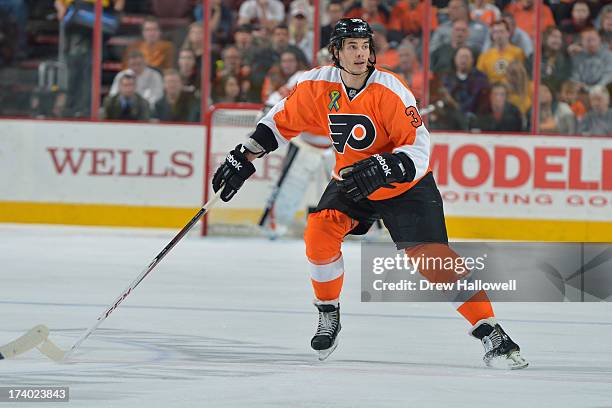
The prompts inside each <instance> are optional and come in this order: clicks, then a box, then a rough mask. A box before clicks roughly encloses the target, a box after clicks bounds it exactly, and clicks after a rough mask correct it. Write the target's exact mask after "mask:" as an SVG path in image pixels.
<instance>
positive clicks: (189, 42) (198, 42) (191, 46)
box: [181, 23, 204, 70]
mask: <svg viewBox="0 0 612 408" xmlns="http://www.w3.org/2000/svg"><path fill="white" fill-rule="evenodd" d="M181 49H183V50H191V51H192V52H193V55H194V56H195V59H196V66H197V69H198V70H201V69H202V56H203V55H204V29H203V28H202V24H200V23H191V24H190V25H189V30H188V31H187V36H186V37H185V41H183V45H182V46H181Z"/></svg>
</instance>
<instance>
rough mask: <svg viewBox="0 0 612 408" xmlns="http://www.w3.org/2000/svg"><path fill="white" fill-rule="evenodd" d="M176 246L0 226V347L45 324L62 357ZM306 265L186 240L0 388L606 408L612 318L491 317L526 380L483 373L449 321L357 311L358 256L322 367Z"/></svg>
mask: <svg viewBox="0 0 612 408" xmlns="http://www.w3.org/2000/svg"><path fill="white" fill-rule="evenodd" d="M175 233H176V231H144V230H121V229H101V228H76V227H57V226H16V225H3V226H0V265H1V268H2V269H1V271H2V272H1V275H0V276H2V280H1V281H0V310H1V311H2V312H1V313H0V319H1V321H2V326H1V328H0V343H2V344H4V343H6V342H8V341H10V340H12V339H14V338H16V337H17V336H19V335H20V334H22V333H24V332H25V331H27V330H28V329H30V328H31V327H33V326H35V325H36V324H40V323H43V324H46V325H47V326H49V328H50V329H51V335H50V337H51V338H52V339H53V341H55V342H56V343H58V344H59V345H60V346H62V347H65V348H67V347H69V346H70V345H71V344H72V343H73V342H74V341H75V340H76V339H77V338H78V337H79V335H80V334H81V333H82V331H83V330H85V329H86V328H87V327H89V326H90V325H91V324H92V323H93V322H94V321H95V319H96V317H97V316H98V314H99V313H101V312H102V310H103V309H104V308H105V307H106V306H108V303H110V302H111V301H112V300H113V299H114V298H115V297H116V296H118V295H119V293H121V291H122V290H123V289H124V288H125V287H126V286H127V285H128V284H129V283H130V282H131V281H132V280H133V279H134V278H135V277H136V276H137V275H138V273H139V272H140V271H141V270H142V268H143V267H144V266H146V265H147V264H148V262H149V261H150V260H151V259H152V258H153V257H154V256H155V255H156V254H157V253H158V252H159V251H160V250H161V248H163V247H164V246H165V245H166V244H167V242H168V241H169V240H170V239H171V238H172V236H173V235H174V234H175ZM303 252H304V250H303V243H302V242H301V241H275V242H270V241H266V240H262V239H235V238H233V239H232V238H200V237H198V236H196V235H192V236H189V237H187V238H185V240H184V241H183V242H181V243H180V244H179V245H178V246H177V247H176V248H175V249H174V250H173V251H172V252H171V253H170V254H169V255H168V256H167V258H166V259H164V261H162V263H161V264H160V265H159V266H158V267H157V268H156V269H155V270H154V271H153V272H152V274H151V275H149V276H148V277H147V278H146V279H145V280H144V281H143V282H142V284H141V285H140V286H139V287H138V288H137V289H136V291H135V292H133V293H132V294H131V295H130V296H129V297H128V298H127V299H126V300H125V302H124V303H123V304H122V305H121V306H120V307H119V309H117V310H116V311H115V312H114V313H113V314H112V315H111V316H110V317H109V318H108V319H107V320H106V321H105V322H104V323H103V325H102V326H101V328H100V329H99V330H98V331H97V332H96V333H95V334H94V335H93V336H92V337H90V338H89V339H88V340H87V341H85V343H83V345H82V347H81V349H80V351H79V352H78V353H77V354H76V355H75V356H74V359H73V361H72V362H71V363H66V364H56V363H53V362H51V361H50V360H47V359H46V358H45V357H44V356H43V355H41V354H40V353H39V352H38V351H36V350H34V351H31V352H29V353H27V354H24V355H22V356H20V357H18V358H17V359H14V360H5V361H0V385H15V386H19V385H54V386H56V385H67V386H69V387H70V396H71V401H70V403H68V404H66V405H69V406H70V407H136V406H138V407H196V406H197V407H249V408H257V407H291V408H298V407H444V408H447V407H469V408H475V407H485V406H486V407H520V408H525V407H555V408H558V407H610V406H612V307H611V305H610V304H609V303H589V304H578V303H562V304H559V303H555V304H553V303H548V304H544V303H525V304H497V305H495V308H496V313H497V316H498V318H499V319H500V320H501V322H502V323H503V326H504V328H505V329H506V331H507V332H508V333H509V334H510V335H511V336H512V337H513V338H514V339H515V340H516V341H517V342H518V343H519V344H520V345H521V348H522V349H523V355H524V356H525V357H526V358H527V359H528V360H529V361H530V364H531V365H530V367H529V368H527V369H525V370H518V371H500V370H491V369H487V368H485V367H484V366H483V364H482V362H481V357H482V347H481V345H480V344H479V343H478V342H477V341H475V340H474V339H472V338H470V337H468V335H467V329H468V325H467V324H466V322H465V321H464V320H462V319H461V318H460V317H459V316H458V315H457V314H456V312H455V311H453V310H452V308H451V306H450V305H447V304H433V303H427V304H422V303H421V304H406V303H404V304H400V303H394V304H391V303H387V304H369V303H360V289H359V283H360V282H359V279H360V278H359V244H358V243H355V242H349V243H347V244H346V245H345V247H344V256H345V265H346V270H347V273H346V277H345V287H344V291H343V298H342V309H343V320H342V325H343V328H342V333H341V337H340V345H339V347H338V349H337V350H336V351H335V353H334V354H333V355H332V356H331V357H330V358H329V359H328V360H327V361H325V362H322V363H321V362H319V361H317V358H316V355H315V354H314V352H312V351H311V350H310V347H309V341H310V337H311V335H312V334H313V332H314V329H315V326H316V313H315V308H314V307H313V306H312V304H311V300H312V292H311V288H310V282H309V274H308V268H307V264H306V261H305V258H304V255H303ZM5 405H6V406H8V405H9V404H3V403H0V408H1V407H2V406H5ZM27 405H28V404H19V405H18V406H21V407H25V406H27ZM57 405H58V404H56V405H54V406H57ZM35 406H39V405H38V404H37V405H35Z"/></svg>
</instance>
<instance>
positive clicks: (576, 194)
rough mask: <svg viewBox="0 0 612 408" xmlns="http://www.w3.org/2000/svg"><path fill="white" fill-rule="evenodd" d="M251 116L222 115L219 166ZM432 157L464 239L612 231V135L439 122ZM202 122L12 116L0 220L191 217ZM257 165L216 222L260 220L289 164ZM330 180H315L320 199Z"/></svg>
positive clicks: (215, 157) (155, 222) (598, 237)
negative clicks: (463, 128)
mask: <svg viewBox="0 0 612 408" xmlns="http://www.w3.org/2000/svg"><path fill="white" fill-rule="evenodd" d="M248 132H249V127H243V126H242V127H241V126H216V127H215V128H214V131H213V133H212V134H213V137H212V140H211V143H212V148H211V155H210V159H211V163H210V168H211V169H214V168H216V167H217V165H218V164H219V163H220V162H221V161H222V160H223V159H224V157H225V154H226V152H227V151H228V150H230V149H231V148H233V147H235V146H236V144H238V143H240V142H241V141H242V140H243V139H244V138H245V136H246V135H247V134H248ZM431 139H432V158H431V163H430V164H431V166H432V168H433V170H434V175H435V177H436V180H437V182H438V184H439V188H440V191H441V193H442V196H443V198H444V201H445V211H446V214H447V222H448V227H449V233H450V235H451V236H453V237H457V238H483V239H484V238H489V239H521V240H523V239H527V240H530V239H531V240H551V241H608V240H609V237H610V232H611V231H612V138H589V137H562V136H537V137H536V136H520V135H511V134H498V135H475V134H459V133H457V134H446V133H435V134H432V136H431ZM205 146H206V131H205V128H204V127H202V126H189V125H160V124H131V123H95V122H62V121H52V122H48V121H45V122H43V121H30V120H25V121H17V120H3V121H2V122H1V126H0V156H1V157H2V160H0V221H1V222H14V223H51V224H77V225H110V226H138V227H140V226H142V227H180V226H182V225H184V224H185V223H186V221H187V220H188V219H189V218H190V217H191V216H192V215H193V213H194V211H195V209H197V208H198V207H199V206H200V205H201V204H202V201H203V199H204V186H205V185H206V184H207V183H206V181H205V176H204V175H205V168H206V155H205V150H206V149H205ZM283 151H284V150H279V152H278V153H275V154H272V155H269V156H267V157H265V158H264V159H263V160H259V161H257V163H256V167H257V173H256V174H255V176H254V177H253V179H252V180H250V181H249V182H248V183H247V184H246V185H245V187H244V188H243V190H241V191H240V193H239V194H238V196H237V197H236V198H235V199H234V200H232V202H230V203H224V204H222V205H220V206H219V207H218V208H217V209H215V211H213V212H212V214H211V216H212V218H211V219H210V222H211V224H213V225H214V224H216V223H218V224H238V225H245V224H250V225H253V224H255V223H256V221H257V220H258V218H259V216H260V214H261V208H262V207H263V206H264V204H265V202H266V199H267V198H268V195H269V194H270V192H271V190H272V187H273V185H274V182H275V181H276V178H277V176H278V174H279V171H280V169H281V166H282V157H283V156H282V153H283ZM322 187H323V186H310V187H309V191H308V193H307V200H308V202H310V203H315V202H316V199H317V197H318V195H319V194H320V191H321V189H322Z"/></svg>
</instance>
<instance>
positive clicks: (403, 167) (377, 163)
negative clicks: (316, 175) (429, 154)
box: [337, 153, 416, 201]
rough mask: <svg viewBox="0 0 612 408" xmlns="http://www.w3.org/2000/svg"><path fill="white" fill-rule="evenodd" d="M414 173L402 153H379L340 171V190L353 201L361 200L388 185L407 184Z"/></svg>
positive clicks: (409, 162)
mask: <svg viewBox="0 0 612 408" xmlns="http://www.w3.org/2000/svg"><path fill="white" fill-rule="evenodd" d="M415 173H416V170H415V167H414V163H413V162H412V159H410V157H408V155H406V154H404V153H380V154H375V155H372V156H370V157H368V158H367V159H363V160H360V161H358V162H356V163H354V164H353V165H352V166H349V167H345V168H344V169H342V170H341V171H340V177H342V180H338V181H337V183H338V186H339V187H340V190H341V191H342V192H343V193H345V194H346V195H347V196H348V197H349V198H351V199H352V200H353V201H359V200H363V199H364V198H367V197H368V196H369V195H370V194H372V193H373V192H374V191H376V190H378V189H379V188H381V187H387V188H395V187H393V186H392V185H391V184H390V183H402V182H409V181H412V180H413V179H414V175H415Z"/></svg>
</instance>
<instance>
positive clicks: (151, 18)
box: [141, 16, 161, 28]
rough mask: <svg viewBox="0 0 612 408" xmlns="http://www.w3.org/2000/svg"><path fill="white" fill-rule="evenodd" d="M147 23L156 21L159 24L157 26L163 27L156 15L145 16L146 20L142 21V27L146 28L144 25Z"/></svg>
mask: <svg viewBox="0 0 612 408" xmlns="http://www.w3.org/2000/svg"><path fill="white" fill-rule="evenodd" d="M146 23H155V24H157V28H161V27H160V25H159V20H158V19H157V17H155V16H146V17H145V18H144V20H143V21H142V26H141V27H142V28H144V25H145V24H146Z"/></svg>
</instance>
